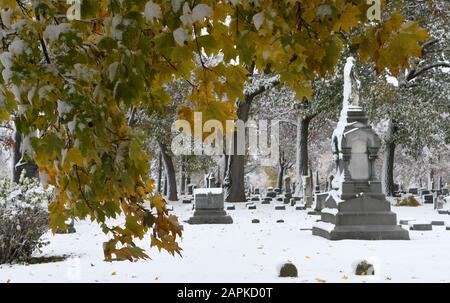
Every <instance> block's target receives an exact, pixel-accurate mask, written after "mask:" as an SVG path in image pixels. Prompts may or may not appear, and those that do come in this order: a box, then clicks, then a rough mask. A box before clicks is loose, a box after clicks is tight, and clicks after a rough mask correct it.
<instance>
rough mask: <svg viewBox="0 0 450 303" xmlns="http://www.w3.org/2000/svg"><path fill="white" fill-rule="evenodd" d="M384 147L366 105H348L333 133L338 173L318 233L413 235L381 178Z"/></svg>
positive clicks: (329, 235) (405, 237)
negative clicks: (377, 162) (380, 154)
mask: <svg viewBox="0 0 450 303" xmlns="http://www.w3.org/2000/svg"><path fill="white" fill-rule="evenodd" d="M380 147H381V141H380V139H379V138H378V136H377V135H376V133H375V132H374V130H373V129H372V128H371V127H370V126H369V125H368V123H367V117H366V115H365V113H364V111H363V110H362V108H361V107H359V106H354V105H347V106H345V105H344V108H343V110H342V113H341V118H340V120H339V123H338V125H337V127H336V129H335V131H334V133H333V138H332V149H333V154H334V159H335V162H336V174H335V178H334V179H333V184H332V186H331V187H332V190H331V191H330V192H329V196H328V197H327V198H326V200H325V203H324V208H323V209H322V212H321V221H320V222H317V223H316V224H315V225H314V226H313V231H312V232H313V235H317V236H322V237H325V238H327V239H330V240H342V239H361V240H409V234H408V231H407V230H405V229H403V228H401V227H400V226H398V225H397V216H396V214H395V213H393V212H392V211H391V205H390V203H389V202H388V201H387V200H386V197H385V195H384V194H383V193H382V189H381V182H380V181H379V180H378V178H377V174H376V171H375V160H376V158H377V154H378V150H379V149H380Z"/></svg>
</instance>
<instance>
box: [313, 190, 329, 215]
mask: <svg viewBox="0 0 450 303" xmlns="http://www.w3.org/2000/svg"><path fill="white" fill-rule="evenodd" d="M327 198H328V193H316V194H314V202H315V204H316V205H315V206H314V210H315V211H317V212H321V211H322V208H324V204H325V200H326V199H327Z"/></svg>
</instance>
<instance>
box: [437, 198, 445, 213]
mask: <svg viewBox="0 0 450 303" xmlns="http://www.w3.org/2000/svg"><path fill="white" fill-rule="evenodd" d="M444 203H445V201H444V197H443V196H437V198H436V199H435V202H434V209H436V210H439V209H443V208H444Z"/></svg>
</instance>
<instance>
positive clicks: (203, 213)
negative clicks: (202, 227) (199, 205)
mask: <svg viewBox="0 0 450 303" xmlns="http://www.w3.org/2000/svg"><path fill="white" fill-rule="evenodd" d="M186 223H189V224H232V223H233V219H232V218H231V217H230V216H229V215H227V212H226V211H224V210H221V209H218V210H214V209H208V210H204V209H202V210H194V214H193V215H192V217H191V218H189V220H186Z"/></svg>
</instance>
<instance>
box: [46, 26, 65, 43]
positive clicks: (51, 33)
mask: <svg viewBox="0 0 450 303" xmlns="http://www.w3.org/2000/svg"><path fill="white" fill-rule="evenodd" d="M70 29H71V25H70V24H69V23H61V24H58V25H53V24H49V25H48V26H47V28H46V29H45V31H44V38H45V39H47V40H48V41H50V42H54V41H56V40H58V39H59V35H61V34H62V33H64V32H67V31H68V30H70Z"/></svg>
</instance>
